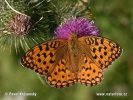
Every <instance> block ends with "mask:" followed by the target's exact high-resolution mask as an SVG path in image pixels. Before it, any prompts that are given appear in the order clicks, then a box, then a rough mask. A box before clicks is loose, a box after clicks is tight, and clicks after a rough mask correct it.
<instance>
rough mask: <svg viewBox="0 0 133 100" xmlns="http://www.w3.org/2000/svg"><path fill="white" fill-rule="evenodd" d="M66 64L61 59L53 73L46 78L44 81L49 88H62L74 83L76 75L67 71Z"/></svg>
mask: <svg viewBox="0 0 133 100" xmlns="http://www.w3.org/2000/svg"><path fill="white" fill-rule="evenodd" d="M66 63H67V62H66V60H65V59H64V58H62V59H61V60H60V61H59V63H58V65H57V66H56V67H55V69H54V70H53V72H52V73H51V74H50V75H48V76H46V79H47V81H48V83H49V84H50V86H52V87H56V88H63V87H68V86H70V85H73V84H74V83H76V81H77V79H76V74H75V73H72V72H71V71H70V70H69V69H67V67H66Z"/></svg>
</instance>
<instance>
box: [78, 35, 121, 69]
mask: <svg viewBox="0 0 133 100" xmlns="http://www.w3.org/2000/svg"><path fill="white" fill-rule="evenodd" d="M78 40H79V41H80V42H81V43H82V44H84V47H85V48H89V52H90V55H89V57H90V58H91V59H92V60H93V62H94V63H95V64H96V65H97V66H99V67H100V68H101V69H104V68H107V67H108V66H109V65H110V64H111V63H112V62H113V61H114V60H115V59H116V58H118V57H119V56H120V54H121V52H122V49H121V48H120V46H119V45H118V44H117V43H115V42H113V41H112V40H110V39H107V38H104V37H96V36H85V37H81V38H79V39H78Z"/></svg>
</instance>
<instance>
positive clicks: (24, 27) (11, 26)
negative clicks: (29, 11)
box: [7, 14, 31, 36]
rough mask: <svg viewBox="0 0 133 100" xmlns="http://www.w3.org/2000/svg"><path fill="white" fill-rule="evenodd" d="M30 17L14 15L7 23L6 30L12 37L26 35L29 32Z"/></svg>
mask: <svg viewBox="0 0 133 100" xmlns="http://www.w3.org/2000/svg"><path fill="white" fill-rule="evenodd" d="M30 19H31V17H30V16H27V15H25V14H15V15H14V16H13V17H12V19H11V20H10V21H9V23H8V25H7V26H8V27H7V29H8V30H9V31H10V32H12V34H13V35H15V36H19V35H26V34H28V33H29V31H30V30H31V21H30Z"/></svg>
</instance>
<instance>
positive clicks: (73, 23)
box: [55, 18, 100, 39]
mask: <svg viewBox="0 0 133 100" xmlns="http://www.w3.org/2000/svg"><path fill="white" fill-rule="evenodd" d="M72 32H73V33H75V34H76V35H77V36H78V37H81V36H91V35H93V36H99V33H100V30H99V29H98V28H97V27H96V26H95V24H94V21H93V20H87V19H85V18H73V19H72V20H70V19H68V20H66V21H65V22H64V24H62V25H60V26H59V27H57V29H56V31H55V34H56V38H64V39H68V38H69V35H70V34H71V33H72Z"/></svg>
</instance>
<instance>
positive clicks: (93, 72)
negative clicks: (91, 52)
mask: <svg viewBox="0 0 133 100" xmlns="http://www.w3.org/2000/svg"><path fill="white" fill-rule="evenodd" d="M102 79H103V71H102V69H100V68H99V67H98V66H97V65H96V64H95V63H93V61H92V60H91V59H90V58H89V57H84V64H83V66H82V69H81V70H80V71H79V72H78V81H79V82H80V83H81V84H85V85H90V86H95V85H97V84H98V83H100V82H101V80H102Z"/></svg>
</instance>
